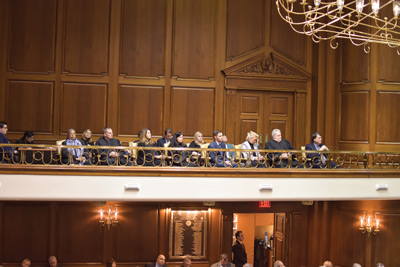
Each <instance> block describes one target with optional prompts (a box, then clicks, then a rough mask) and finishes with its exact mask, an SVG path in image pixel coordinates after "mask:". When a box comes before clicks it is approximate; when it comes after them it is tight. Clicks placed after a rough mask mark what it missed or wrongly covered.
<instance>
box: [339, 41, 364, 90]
mask: <svg viewBox="0 0 400 267" xmlns="http://www.w3.org/2000/svg"><path fill="white" fill-rule="evenodd" d="M341 51H342V53H341V55H342V56H341V67H342V71H341V82H342V83H352V82H357V83H359V82H368V81H370V79H371V77H370V64H371V62H370V54H367V53H365V52H364V49H363V46H355V45H353V44H352V43H351V42H350V41H348V40H343V41H342V43H341Z"/></svg>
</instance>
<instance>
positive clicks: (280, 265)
mask: <svg viewBox="0 0 400 267" xmlns="http://www.w3.org/2000/svg"><path fill="white" fill-rule="evenodd" d="M274 267H285V264H283V262H282V261H275V262H274Z"/></svg>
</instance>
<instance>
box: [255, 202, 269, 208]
mask: <svg viewBox="0 0 400 267" xmlns="http://www.w3.org/2000/svg"><path fill="white" fill-rule="evenodd" d="M258 207H260V208H271V201H258Z"/></svg>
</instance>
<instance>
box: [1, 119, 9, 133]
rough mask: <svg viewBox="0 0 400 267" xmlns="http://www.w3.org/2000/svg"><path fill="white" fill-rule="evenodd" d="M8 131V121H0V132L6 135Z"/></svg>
mask: <svg viewBox="0 0 400 267" xmlns="http://www.w3.org/2000/svg"><path fill="white" fill-rule="evenodd" d="M7 131H8V127H7V122H5V121H0V133H2V134H4V135H6V134H7Z"/></svg>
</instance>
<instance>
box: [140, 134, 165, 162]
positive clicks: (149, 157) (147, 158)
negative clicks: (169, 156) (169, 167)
mask: <svg viewBox="0 0 400 267" xmlns="http://www.w3.org/2000/svg"><path fill="white" fill-rule="evenodd" d="M138 147H154V148H155V149H138V158H137V164H138V165H139V166H161V159H165V155H164V154H162V153H161V151H160V150H159V149H157V147H158V146H157V144H156V142H154V141H153V140H152V139H151V131H150V130H149V129H147V128H144V129H143V130H142V132H141V133H140V137H139V143H138Z"/></svg>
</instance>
